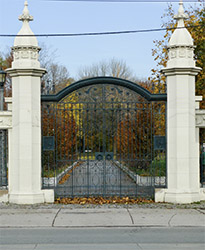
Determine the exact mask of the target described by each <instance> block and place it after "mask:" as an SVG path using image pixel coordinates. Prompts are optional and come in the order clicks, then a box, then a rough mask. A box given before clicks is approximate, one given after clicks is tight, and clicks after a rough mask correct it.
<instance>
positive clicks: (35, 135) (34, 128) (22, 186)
mask: <svg viewBox="0 0 205 250" xmlns="http://www.w3.org/2000/svg"><path fill="white" fill-rule="evenodd" d="M19 20H20V21H22V22H23V25H22V28H21V30H20V31H19V33H18V35H19V36H17V37H16V38H15V41H14V46H13V48H12V50H13V56H14V61H13V63H12V68H10V69H8V70H7V72H8V73H9V75H10V76H11V77H12V102H13V112H12V137H11V141H10V142H11V145H10V146H11V151H10V161H11V162H10V167H9V202H11V203H18V204H34V203H41V202H44V201H45V194H44V193H45V192H43V191H42V190H41V108H40V103H41V101H40V96H41V93H40V89H41V88H40V86H41V83H40V78H41V77H42V75H43V74H44V73H45V72H46V70H45V69H42V68H40V63H39V60H38V56H39V51H40V48H39V47H38V42H37V39H36V37H35V36H34V33H33V32H32V31H31V29H30V26H29V21H32V20H33V17H32V16H31V15H30V14H29V11H28V3H27V1H25V7H24V10H23V14H22V15H21V16H20V17H19ZM52 195H53V194H51V196H52ZM51 200H52V199H51Z"/></svg>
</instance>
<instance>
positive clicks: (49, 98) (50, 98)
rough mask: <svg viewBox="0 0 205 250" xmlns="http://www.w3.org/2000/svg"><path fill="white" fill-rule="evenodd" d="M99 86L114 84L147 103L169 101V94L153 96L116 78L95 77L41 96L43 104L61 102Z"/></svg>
mask: <svg viewBox="0 0 205 250" xmlns="http://www.w3.org/2000/svg"><path fill="white" fill-rule="evenodd" d="M98 84H112V85H117V86H122V87H125V88H127V89H130V90H132V91H134V92H136V93H138V94H139V95H141V96H142V97H144V98H145V99H146V100H147V101H166V100H167V94H151V93H150V92H149V91H148V90H147V89H145V88H143V87H142V86H140V85H138V84H136V83H134V82H131V81H128V80H125V79H120V78H114V77H105V76H103V77H94V78H88V79H84V80H80V81H77V82H75V83H72V84H71V85H69V86H68V87H66V88H64V89H63V90H61V91H60V92H58V93H57V94H56V95H41V101H42V102H59V101H60V100H62V99H63V98H64V97H66V96H67V95H68V94H70V93H72V92H74V91H76V90H78V89H80V88H83V87H87V86H91V85H98Z"/></svg>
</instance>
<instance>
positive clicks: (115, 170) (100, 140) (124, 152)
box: [42, 77, 166, 197]
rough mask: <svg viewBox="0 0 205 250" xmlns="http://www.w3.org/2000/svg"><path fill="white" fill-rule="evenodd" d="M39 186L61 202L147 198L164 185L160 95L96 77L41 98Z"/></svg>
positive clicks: (163, 112)
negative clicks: (79, 198)
mask: <svg viewBox="0 0 205 250" xmlns="http://www.w3.org/2000/svg"><path fill="white" fill-rule="evenodd" d="M42 183H43V188H55V193H56V196H61V197H62V196H67V197H69V196H70V197H73V196H86V197H87V196H107V197H109V196H130V197H139V196H140V197H145V196H146V197H152V196H153V191H154V188H155V187H165V186H166V94H158V95H153V94H151V93H150V92H149V91H147V90H146V89H144V88H142V87H140V86H138V85H137V84H135V83H132V82H129V81H126V80H122V79H115V78H111V77H99V78H92V79H87V80H83V81H80V82H77V83H74V84H71V85H70V86H68V87H67V88H66V89H64V90H63V91H61V92H59V93H58V94H57V95H47V96H42Z"/></svg>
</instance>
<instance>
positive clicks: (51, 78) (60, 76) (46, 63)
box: [39, 43, 72, 94]
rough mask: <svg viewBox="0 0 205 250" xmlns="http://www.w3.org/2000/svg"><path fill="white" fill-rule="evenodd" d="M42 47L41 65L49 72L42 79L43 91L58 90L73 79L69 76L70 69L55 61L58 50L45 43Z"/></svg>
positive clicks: (53, 91)
mask: <svg viewBox="0 0 205 250" xmlns="http://www.w3.org/2000/svg"><path fill="white" fill-rule="evenodd" d="M40 47H41V51H40V54H39V61H40V64H41V67H42V68H45V69H46V70H47V74H45V75H44V76H43V77H42V80H41V90H42V93H44V94H48V93H50V92H52V93H55V92H58V91H60V90H61V89H62V88H64V87H65V86H66V85H68V84H70V83H71V82H72V79H71V78H70V77H69V72H68V69H67V68H66V67H65V66H63V65H60V64H58V63H56V62H55V61H54V58H56V50H51V49H49V48H48V47H47V46H46V45H45V44H44V43H42V44H41V45H40Z"/></svg>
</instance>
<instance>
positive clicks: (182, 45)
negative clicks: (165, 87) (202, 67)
mask: <svg viewBox="0 0 205 250" xmlns="http://www.w3.org/2000/svg"><path fill="white" fill-rule="evenodd" d="M174 19H175V20H177V29H175V30H174V32H173V34H172V36H171V38H170V40H169V44H168V55H169V58H168V62H167V67H184V66H185V67H187V66H191V67H195V60H194V43H193V38H192V36H191V34H190V33H189V31H188V30H187V28H186V27H185V24H184V20H186V19H188V15H187V14H186V13H185V12H184V7H183V2H182V1H180V2H179V10H178V13H177V14H176V15H175V16H174Z"/></svg>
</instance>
